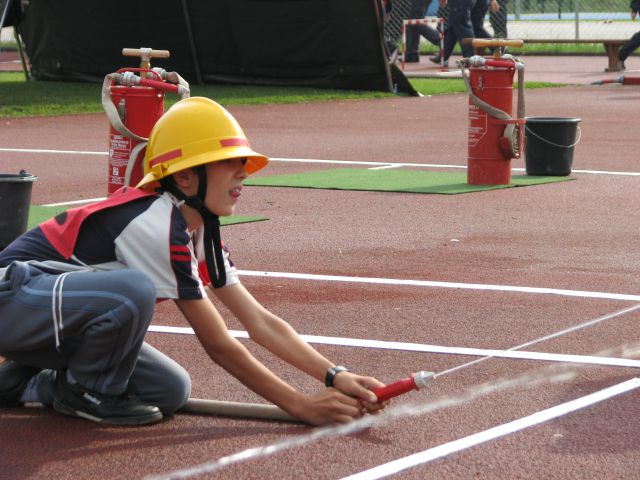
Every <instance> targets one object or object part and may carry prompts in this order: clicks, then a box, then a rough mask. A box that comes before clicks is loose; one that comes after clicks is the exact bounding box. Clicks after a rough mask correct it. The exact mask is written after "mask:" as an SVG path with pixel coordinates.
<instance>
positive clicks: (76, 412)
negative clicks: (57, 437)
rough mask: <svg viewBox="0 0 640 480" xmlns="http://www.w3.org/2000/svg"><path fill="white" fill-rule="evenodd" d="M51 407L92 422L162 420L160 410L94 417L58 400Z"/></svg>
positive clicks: (112, 422)
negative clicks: (143, 413) (131, 415)
mask: <svg viewBox="0 0 640 480" xmlns="http://www.w3.org/2000/svg"><path fill="white" fill-rule="evenodd" d="M53 409H54V410H55V411H56V412H58V413H62V414H63V415H68V416H70V417H76V418H84V419H85V420H90V421H92V422H96V423H108V424H111V425H148V424H151V423H156V422H159V421H160V420H162V413H161V412H156V413H151V414H149V415H140V416H137V417H96V416H95V415H91V414H89V413H87V412H83V411H80V410H76V409H75V408H72V407H70V406H69V405H65V404H64V403H62V402H60V401H58V400H54V402H53Z"/></svg>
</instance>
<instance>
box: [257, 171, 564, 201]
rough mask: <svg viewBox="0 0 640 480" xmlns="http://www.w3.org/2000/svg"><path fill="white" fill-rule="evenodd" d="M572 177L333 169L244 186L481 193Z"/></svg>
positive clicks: (296, 174) (272, 178)
mask: <svg viewBox="0 0 640 480" xmlns="http://www.w3.org/2000/svg"><path fill="white" fill-rule="evenodd" d="M567 180H574V178H573V177H534V176H530V175H514V176H513V177H512V179H511V185H467V173H466V172H427V171H423V170H406V169H400V168H395V169H384V170H369V169H364V168H336V169H331V170H319V171H315V172H308V173H295V174H291V175H276V176H272V177H257V178H251V179H247V180H245V182H244V183H245V185H253V186H262V187H296V188H322V189H332V190H371V191H379V192H406V193H440V194H448V195H453V194H457V193H468V192H480V191H484V190H495V189H499V188H510V187H524V186H527V185H539V184H542V183H552V182H564V181H567Z"/></svg>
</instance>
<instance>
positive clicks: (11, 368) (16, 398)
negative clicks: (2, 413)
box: [0, 360, 40, 408]
mask: <svg viewBox="0 0 640 480" xmlns="http://www.w3.org/2000/svg"><path fill="white" fill-rule="evenodd" d="M39 371H40V369H39V368H35V367H29V366H27V365H22V364H20V363H16V362H13V361H11V360H5V361H4V362H3V363H1V364H0V408H8V407H20V406H22V402H21V401H20V397H21V396H22V392H24V389H25V387H26V386H27V384H28V383H29V380H31V379H32V378H33V377H34V376H35V375H37V374H38V372H39Z"/></svg>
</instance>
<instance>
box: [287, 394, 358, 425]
mask: <svg viewBox="0 0 640 480" xmlns="http://www.w3.org/2000/svg"><path fill="white" fill-rule="evenodd" d="M291 413H292V415H294V416H296V417H298V418H299V419H301V420H304V421H305V422H307V423H310V424H311V425H330V424H333V423H349V422H351V421H352V420H355V419H357V418H360V417H361V416H362V406H361V404H360V402H359V401H358V400H357V399H356V398H353V397H350V396H348V395H345V394H344V393H341V392H339V391H338V390H336V389H335V388H327V389H325V390H322V391H321V392H319V393H317V394H315V395H308V396H307V397H306V398H305V401H304V402H303V403H301V404H300V405H299V411H298V412H291Z"/></svg>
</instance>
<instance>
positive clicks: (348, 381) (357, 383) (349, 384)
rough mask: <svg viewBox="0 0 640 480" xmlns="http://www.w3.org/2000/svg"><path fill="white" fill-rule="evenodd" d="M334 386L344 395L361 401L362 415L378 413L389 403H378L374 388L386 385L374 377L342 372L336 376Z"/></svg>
mask: <svg viewBox="0 0 640 480" xmlns="http://www.w3.org/2000/svg"><path fill="white" fill-rule="evenodd" d="M333 386H334V387H335V388H337V389H338V390H340V391H341V392H342V393H344V394H346V395H349V396H351V397H355V398H357V399H358V400H360V406H361V408H362V413H378V412H379V411H380V410H382V409H383V408H384V407H386V406H387V405H388V404H389V402H388V401H387V402H380V403H379V402H378V399H377V398H376V396H375V394H374V393H373V392H372V391H371V389H373V388H377V387H384V383H382V382H380V381H378V380H376V379H375V378H373V377H363V376H360V375H355V374H353V373H351V372H340V373H338V374H337V375H336V377H335V379H334V381H333Z"/></svg>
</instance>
